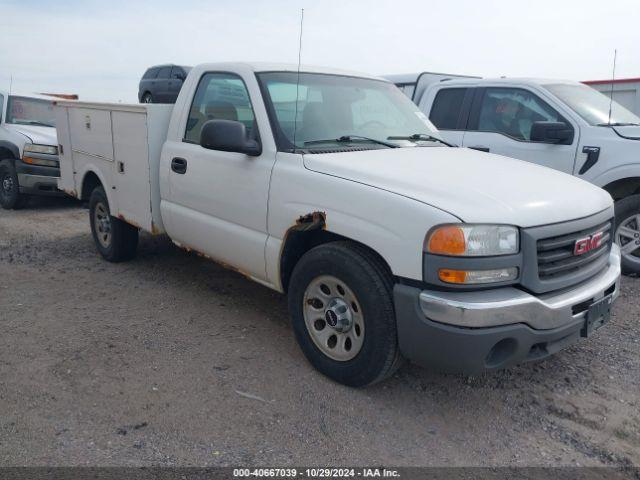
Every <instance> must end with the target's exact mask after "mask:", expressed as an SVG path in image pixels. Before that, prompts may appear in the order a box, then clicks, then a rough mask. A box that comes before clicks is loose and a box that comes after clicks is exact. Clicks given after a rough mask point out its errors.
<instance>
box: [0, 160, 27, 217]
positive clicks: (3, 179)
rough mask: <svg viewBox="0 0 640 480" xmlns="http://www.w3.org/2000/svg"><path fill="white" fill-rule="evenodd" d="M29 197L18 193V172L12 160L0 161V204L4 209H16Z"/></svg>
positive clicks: (25, 202)
mask: <svg viewBox="0 0 640 480" xmlns="http://www.w3.org/2000/svg"><path fill="white" fill-rule="evenodd" d="M28 200H29V197H27V196H26V195H24V194H22V193H20V185H19V184H18V174H17V173H16V167H15V165H14V163H13V161H12V160H2V161H1V162H0V206H2V208H4V209H5V210H12V209H13V210H17V209H19V208H22V207H24V206H25V205H26V204H27V201H28Z"/></svg>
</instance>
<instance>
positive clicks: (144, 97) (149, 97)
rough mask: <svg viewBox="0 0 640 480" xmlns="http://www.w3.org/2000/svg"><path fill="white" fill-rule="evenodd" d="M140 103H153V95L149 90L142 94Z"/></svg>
mask: <svg viewBox="0 0 640 480" xmlns="http://www.w3.org/2000/svg"><path fill="white" fill-rule="evenodd" d="M140 103H153V96H152V95H151V94H150V93H149V92H147V93H145V94H144V95H142V100H140Z"/></svg>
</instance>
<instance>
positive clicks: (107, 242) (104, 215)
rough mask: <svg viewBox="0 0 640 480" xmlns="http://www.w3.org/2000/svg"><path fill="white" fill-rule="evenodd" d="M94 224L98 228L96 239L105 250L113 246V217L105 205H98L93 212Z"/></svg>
mask: <svg viewBox="0 0 640 480" xmlns="http://www.w3.org/2000/svg"><path fill="white" fill-rule="evenodd" d="M93 223H94V225H95V227H96V237H98V242H100V245H102V246H103V247H104V248H109V247H110V246H111V215H109V210H108V209H107V207H105V206H104V204H103V203H96V206H95V209H94V212H93Z"/></svg>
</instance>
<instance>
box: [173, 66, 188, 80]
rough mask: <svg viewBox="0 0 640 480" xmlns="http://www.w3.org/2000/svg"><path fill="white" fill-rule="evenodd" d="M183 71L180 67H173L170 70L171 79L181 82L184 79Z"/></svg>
mask: <svg viewBox="0 0 640 480" xmlns="http://www.w3.org/2000/svg"><path fill="white" fill-rule="evenodd" d="M184 76H185V75H184V71H183V70H182V68H180V67H173V68H172V69H171V78H177V79H178V80H182V78H183V77H184Z"/></svg>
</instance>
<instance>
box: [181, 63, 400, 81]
mask: <svg viewBox="0 0 640 480" xmlns="http://www.w3.org/2000/svg"><path fill="white" fill-rule="evenodd" d="M239 68H240V69H249V70H252V71H254V72H256V73H260V72H297V71H298V64H296V63H268V62H232V63H203V64H200V65H197V66H195V67H193V70H194V71H209V70H225V69H227V70H230V71H235V70H236V69H239ZM299 70H300V72H304V73H324V74H327V75H342V76H348V77H359V78H370V79H375V80H382V81H385V82H388V81H389V80H388V79H385V78H382V77H378V76H375V75H371V74H368V73H363V72H356V71H352V70H342V69H337V68H329V67H322V66H317V65H300V67H299Z"/></svg>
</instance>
